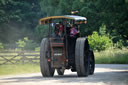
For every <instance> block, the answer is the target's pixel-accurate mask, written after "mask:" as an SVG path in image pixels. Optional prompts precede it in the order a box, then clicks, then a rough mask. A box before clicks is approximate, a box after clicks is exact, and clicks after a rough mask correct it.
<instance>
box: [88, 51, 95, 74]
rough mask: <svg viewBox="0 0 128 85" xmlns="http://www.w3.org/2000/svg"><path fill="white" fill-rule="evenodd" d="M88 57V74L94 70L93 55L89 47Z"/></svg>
mask: <svg viewBox="0 0 128 85" xmlns="http://www.w3.org/2000/svg"><path fill="white" fill-rule="evenodd" d="M89 59H90V65H89V74H90V75H92V74H94V70H95V57H94V53H93V51H92V50H91V49H90V50H89Z"/></svg>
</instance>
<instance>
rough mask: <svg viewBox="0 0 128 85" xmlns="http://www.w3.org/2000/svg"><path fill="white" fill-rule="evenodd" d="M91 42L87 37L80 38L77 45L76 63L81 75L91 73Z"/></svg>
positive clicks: (78, 73) (78, 72)
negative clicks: (89, 53)
mask: <svg viewBox="0 0 128 85" xmlns="http://www.w3.org/2000/svg"><path fill="white" fill-rule="evenodd" d="M88 50H89V44H88V40H87V39H85V38H78V39H77V41H76V47H75V64H76V71H77V75H78V76H79V77H84V76H88V74H89V63H90V62H89V57H88Z"/></svg>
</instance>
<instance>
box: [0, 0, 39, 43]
mask: <svg viewBox="0 0 128 85" xmlns="http://www.w3.org/2000/svg"><path fill="white" fill-rule="evenodd" d="M40 16H41V11H40V5H39V2H38V1H37V0H1V1H0V40H1V41H2V42H4V43H14V42H15V41H16V40H18V39H19V38H23V37H24V36H29V37H34V36H33V35H34V30H35V29H34V28H35V27H36V25H37V24H38V20H39V19H40Z"/></svg>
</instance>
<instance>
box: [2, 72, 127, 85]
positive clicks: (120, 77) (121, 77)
mask: <svg viewBox="0 0 128 85" xmlns="http://www.w3.org/2000/svg"><path fill="white" fill-rule="evenodd" d="M1 80H6V81H3V82H1V83H20V82H43V81H45V82H50V81H52V82H56V83H78V82H81V83H84V82H86V83H98V82H104V83H107V82H108V83H112V82H115V81H116V82H117V81H118V82H124V83H126V84H127V83H128V71H118V72H116V71H114V72H113V71H112V72H96V73H95V74H94V75H90V76H88V77H77V75H75V74H74V75H72V74H71V75H70V74H69V75H64V76H57V75H56V76H54V77H49V78H46V77H45V78H44V77H42V76H30V77H13V78H3V79H1Z"/></svg>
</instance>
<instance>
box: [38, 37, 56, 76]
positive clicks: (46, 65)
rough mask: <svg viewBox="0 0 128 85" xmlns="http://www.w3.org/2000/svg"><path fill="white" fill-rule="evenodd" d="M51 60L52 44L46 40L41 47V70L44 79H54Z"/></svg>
mask: <svg viewBox="0 0 128 85" xmlns="http://www.w3.org/2000/svg"><path fill="white" fill-rule="evenodd" d="M48 58H50V44H49V41H48V39H47V38H44V39H43V40H42V42H41V47H40V69H41V73H42V75H43V77H52V76H53V75H54V71H55V70H54V69H53V68H51V63H50V62H48Z"/></svg>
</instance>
